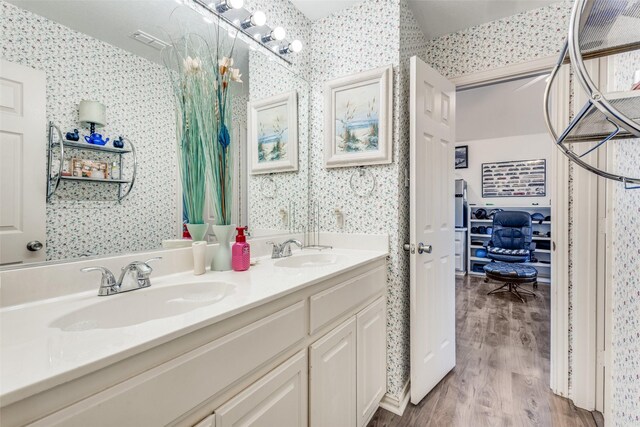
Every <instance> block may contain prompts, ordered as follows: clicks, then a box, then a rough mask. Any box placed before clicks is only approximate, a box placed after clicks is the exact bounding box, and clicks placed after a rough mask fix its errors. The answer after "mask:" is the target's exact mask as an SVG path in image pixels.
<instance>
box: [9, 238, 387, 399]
mask: <svg viewBox="0 0 640 427" xmlns="http://www.w3.org/2000/svg"><path fill="white" fill-rule="evenodd" d="M311 252H317V251H311V250H305V251H303V252H296V253H294V257H295V256H296V255H298V254H301V253H302V254H308V253H311ZM322 253H331V254H334V255H337V257H338V261H337V263H336V264H332V265H327V266H322V267H312V268H304V269H291V268H283V267H277V266H275V265H274V261H277V260H271V259H268V258H266V259H265V258H263V259H261V260H260V261H259V263H258V264H257V265H255V266H252V267H251V268H250V269H249V270H248V271H246V272H234V271H229V272H207V273H206V274H204V275H201V276H194V275H193V274H192V273H191V272H188V273H179V274H173V275H167V276H162V277H154V276H153V275H152V277H151V283H152V286H151V288H148V289H141V290H136V291H133V292H128V293H123V294H120V295H112V296H108V297H98V296H97V289H98V285H99V279H98V277H99V276H98V277H94V278H88V279H87V280H93V281H95V289H92V290H91V291H87V292H82V293H75V294H71V295H65V296H61V297H57V298H51V299H45V300H40V301H35V302H30V303H26V304H21V305H14V306H10V307H5V308H2V309H0V328H1V329H0V332H1V335H0V402H1V404H2V406H6V405H9V404H11V403H14V402H16V401H18V400H21V399H24V398H26V397H29V396H31V395H33V394H35V393H38V392H41V391H44V390H47V389H49V388H52V387H55V386H57V385H59V384H62V383H65V382H68V381H71V380H74V379H76V378H79V377H81V376H83V375H86V374H88V373H90V372H93V371H95V370H97V369H100V368H103V367H106V366H108V365H111V364H113V363H116V362H118V361H120V360H123V359H125V358H128V357H131V356H132V355H135V354H137V353H140V352H142V351H145V350H148V349H149V348H152V347H155V346H157V345H160V344H163V343H166V342H168V341H170V340H172V339H175V338H177V337H179V336H182V335H185V334H187V333H189V332H192V331H195V330H197V329H200V328H202V327H205V326H208V325H211V324H214V323H216V322H219V321H221V320H223V319H227V318H229V317H231V316H233V315H236V314H238V313H241V312H244V311H247V310H249V309H251V308H254V307H256V306H259V305H261V304H264V303H267V302H269V301H272V300H274V299H277V298H279V297H282V296H285V295H287V294H290V293H292V292H295V291H297V290H300V289H302V288H304V287H307V286H310V285H313V284H316V283H318V282H320V281H324V280H326V279H329V278H331V277H334V276H337V275H339V274H342V273H344V272H346V271H349V270H351V269H354V268H357V267H359V266H361V265H363V264H365V263H368V262H371V261H374V260H378V259H383V258H385V257H386V256H387V253H386V252H383V251H367V250H352V249H331V250H326V251H323V252H322ZM212 281H215V282H225V283H229V284H232V285H233V286H231V287H230V288H231V291H230V292H229V295H227V296H226V297H225V298H224V299H222V300H220V301H218V302H215V303H212V304H210V305H205V306H202V307H199V308H196V309H193V310H192V311H189V312H186V313H183V314H178V315H175V316H171V317H165V318H160V319H154V320H150V321H146V322H143V323H138V324H135V325H132V326H125V327H118V328H110V329H89V330H84V331H64V330H61V329H59V328H57V327H53V326H51V323H52V322H54V321H55V320H56V319H59V318H61V317H63V316H65V315H67V314H69V313H70V312H73V311H76V310H79V309H83V308H86V307H90V306H91V305H94V304H100V303H101V302H104V301H106V300H112V299H113V300H115V299H118V298H122V299H126V298H128V297H129V296H131V295H133V294H137V293H139V292H146V291H149V290H153V289H156V288H159V287H168V286H175V285H176V284H187V283H196V282H212ZM141 309H142V307H141ZM89 310H90V309H89ZM113 316H118V312H114V313H113Z"/></svg>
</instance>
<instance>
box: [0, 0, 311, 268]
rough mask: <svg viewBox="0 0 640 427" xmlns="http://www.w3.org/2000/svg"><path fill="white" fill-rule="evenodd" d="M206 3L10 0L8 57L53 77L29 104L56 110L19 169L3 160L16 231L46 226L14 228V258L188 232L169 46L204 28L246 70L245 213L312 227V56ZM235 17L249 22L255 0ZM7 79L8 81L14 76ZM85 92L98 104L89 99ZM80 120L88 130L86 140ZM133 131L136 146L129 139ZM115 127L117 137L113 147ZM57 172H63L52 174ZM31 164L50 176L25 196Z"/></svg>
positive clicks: (153, 243)
mask: <svg viewBox="0 0 640 427" xmlns="http://www.w3.org/2000/svg"><path fill="white" fill-rule="evenodd" d="M194 4H195V5H196V6H197V4H196V3H191V2H186V5H185V2H176V1H175V0H153V1H134V2H128V1H127V2H125V1H99V2H98V1H69V0H43V1H37V0H9V1H8V2H5V1H1V2H0V7H1V8H2V14H1V15H2V17H1V18H0V19H1V20H2V26H3V31H2V35H0V41H1V43H0V44H1V45H2V47H1V49H2V51H1V52H2V59H3V65H5V64H9V65H10V66H11V67H13V66H14V65H15V66H16V67H26V68H22V69H25V70H26V69H27V68H28V69H35V70H38V71H39V73H40V75H41V76H44V79H43V80H42V86H41V90H39V91H38V90H36V93H37V95H36V96H27V95H28V93H27V92H25V93H24V95H25V96H24V99H23V100H22V101H21V102H23V107H24V110H25V111H27V110H35V111H36V112H37V111H38V110H39V109H42V110H43V111H44V116H43V117H44V118H45V121H44V122H42V123H40V122H39V121H38V122H37V123H32V125H35V126H36V127H38V130H39V131H40V130H42V132H39V133H38V135H42V138H41V139H42V140H41V141H40V140H38V141H37V144H33V141H24V142H25V143H29V144H30V146H29V147H23V148H25V150H26V148H28V149H29V150H30V151H29V150H26V151H23V153H25V156H23V157H19V156H18V157H16V156H15V155H14V156H13V157H12V159H14V160H12V162H14V166H13V167H12V169H11V170H8V169H7V167H6V165H5V164H4V163H3V166H5V167H3V172H2V180H3V191H2V197H3V200H2V201H1V203H2V206H3V208H2V216H3V218H2V227H3V230H2V231H3V232H4V231H6V230H9V229H10V228H12V227H13V229H18V228H20V227H22V228H21V229H30V230H32V231H33V233H31V234H29V233H27V232H25V233H23V234H24V236H22V237H21V238H20V239H18V238H14V239H13V240H12V239H10V238H8V237H7V236H8V235H9V234H10V233H6V232H5V233H3V236H2V239H3V243H2V245H3V246H2V252H1V253H0V258H2V259H0V267H6V266H9V267H14V266H16V265H25V264H30V263H33V262H42V261H60V260H69V259H75V258H78V257H87V256H105V255H113V254H122V253H130V252H137V251H148V250H154V249H160V248H161V247H163V244H164V246H165V247H170V246H171V245H172V244H173V243H172V242H177V241H179V240H180V239H182V238H183V235H184V226H183V223H184V222H185V221H188V219H187V218H185V209H184V202H185V201H184V197H183V191H182V179H181V173H180V167H179V163H180V153H179V150H178V143H177V136H176V135H177V134H178V133H177V126H180V125H181V124H180V121H181V119H180V118H179V117H178V116H179V115H177V114H176V111H177V110H176V105H177V104H176V100H177V97H176V87H175V77H176V75H177V74H179V73H180V71H181V70H177V69H176V66H177V65H176V64H179V63H180V62H179V61H175V60H172V59H167V58H171V52H170V51H171V50H172V49H176V45H178V44H180V43H184V40H185V39H189V38H191V39H192V40H193V39H194V38H196V37H197V38H199V40H202V41H204V42H205V43H206V44H207V45H208V46H209V47H210V49H211V50H213V49H217V48H220V47H222V49H226V50H225V52H229V55H230V56H231V57H232V58H233V60H234V64H233V67H234V68H238V69H239V73H240V74H241V76H239V80H242V82H236V81H234V82H232V83H230V91H229V92H230V96H231V102H230V104H229V105H230V109H231V112H230V121H229V123H230V128H231V129H229V130H230V135H231V147H232V148H233V151H232V152H233V161H232V163H233V181H232V182H233V183H232V187H233V189H232V190H233V196H232V218H233V220H232V222H233V223H234V224H238V225H247V226H248V227H249V232H250V233H251V235H254V236H255V235H270V234H278V233H285V232H291V231H295V230H301V229H302V224H303V223H304V222H306V218H307V206H308V199H307V198H308V131H309V129H308V123H307V122H308V114H309V105H308V104H309V91H310V87H309V83H308V82H307V80H306V76H305V75H304V72H303V71H301V67H298V66H297V64H296V62H297V61H298V59H299V58H296V53H291V54H290V55H277V54H274V53H273V52H270V51H268V49H265V48H264V45H263V44H261V43H252V42H251V41H250V40H247V38H246V37H244V38H242V37H238V36H237V32H234V31H230V30H229V28H230V27H229V26H228V25H226V24H225V22H222V21H220V20H219V18H216V16H215V15H213V14H209V15H207V14H204V13H202V10H199V9H198V8H197V7H194ZM243 14H244V15H243ZM225 16H226V17H227V18H229V19H230V20H234V19H238V20H244V19H246V18H247V16H248V12H247V11H246V10H242V11H238V12H237V15H235V16H234V15H233V13H231V14H226V15H225ZM274 20H277V17H274ZM258 31H259V30H256V31H255V32H258ZM250 34H253V33H250ZM256 38H257V37H256ZM288 39H289V40H292V38H291V37H288ZM266 46H267V47H269V46H270V45H269V43H266ZM231 48H232V49H233V50H231ZM168 52H169V53H168ZM182 53H184V51H183V52H182ZM303 54H304V53H301V54H300V55H303ZM225 56H226V54H225ZM283 58H284V59H283ZM300 58H301V56H300ZM173 59H175V56H174V58H173ZM9 65H7V66H6V67H3V68H5V69H8V67H9ZM183 65H184V64H183ZM17 69H18V70H20V69H21V68H17ZM3 73H4V72H3ZM24 75H25V79H27V78H30V77H29V76H28V75H27V74H24ZM1 77H2V79H3V84H5V83H6V82H8V81H9V80H11V79H7V78H6V77H5V76H4V75H3V76H1ZM236 77H238V76H236ZM37 80H38V75H37V74H36V75H35V77H34V82H29V85H31V83H33V85H32V86H33V87H36V88H38V86H37V85H38V81H37ZM6 84H7V85H9V84H10V83H6ZM26 87H27V86H26V85H25V88H26ZM3 90H4V87H3ZM42 92H44V94H43V93H42ZM38 94H39V95H38ZM3 96H4V95H3ZM82 101H91V102H88V103H86V105H84V106H83V107H81V106H80V104H81V102H82ZM38 103H41V104H42V105H38ZM3 108H5V106H3ZM100 108H104V110H103V111H100ZM96 114H97V116H95V115H96ZM101 114H102V116H101ZM83 115H84V116H83ZM91 117H97V119H92V118H91ZM101 117H102V120H103V121H104V123H100V118H101ZM88 120H95V121H96V123H95V124H94V125H95V126H96V129H95V132H96V133H98V134H100V135H102V140H96V141H94V140H91V138H89V140H90V141H89V142H93V144H90V143H89V142H87V141H85V136H89V135H90V133H91V122H90V121H88ZM74 129H78V131H79V132H78V133H79V140H78V141H77V142H74V141H73V139H74V135H73V130H74ZM0 130H1V131H2V132H5V131H6V129H0ZM58 130H59V132H58ZM45 131H46V133H45ZM68 132H70V133H71V135H67V133H68ZM67 136H69V138H67ZM121 136H122V137H123V139H122V141H123V142H124V148H122V149H121V150H122V151H117V147H118V146H117V143H119V142H120V140H119V137H121ZM60 137H61V138H62V139H63V141H64V142H63V144H62V145H63V146H64V147H63V148H64V152H61V150H60V148H61V147H60V144H59V139H60ZM106 138H109V141H108V142H107V143H106V144H105V145H104V146H101V145H100V144H101V143H102V142H103V141H104V140H105V139H106ZM3 139H4V141H3V143H2V146H1V149H2V156H3V157H4V158H5V159H6V158H8V156H10V155H13V154H15V152H16V149H15V147H14V146H13V145H12V142H11V140H10V139H7V138H5V133H3ZM114 140H116V144H115V146H114ZM79 145H82V146H79ZM89 146H91V148H96V149H93V150H91V149H87V148H89ZM131 147H134V150H132V149H131ZM101 148H107V149H113V148H116V150H111V151H109V150H104V149H101ZM133 151H134V152H133ZM30 153H32V154H33V156H32V157H30ZM134 156H135V157H134ZM134 159H135V161H134ZM3 162H4V161H3ZM61 162H62V163H61ZM43 163H44V164H43ZM43 170H44V171H47V173H48V174H49V176H50V177H53V178H52V179H51V180H50V181H49V185H48V186H47V185H45V182H46V181H47V179H46V174H44V173H41V172H42V171H43ZM29 171H31V173H30V172H29ZM10 174H11V176H10ZM30 175H33V176H36V177H42V179H41V180H40V178H38V180H39V184H38V186H37V187H38V189H37V191H36V192H35V193H30V192H26V191H22V195H21V197H22V200H21V201H20V203H21V205H20V207H18V205H17V204H16V203H15V201H16V200H18V199H17V198H16V194H17V193H18V192H20V191H21V189H22V190H24V188H25V186H26V185H33V184H32V183H30V182H29V181H31V180H30V179H29V176H30ZM58 175H59V176H61V179H57V178H56V177H57V176H58ZM75 178H81V179H75ZM82 178H85V179H82ZM86 178H88V179H86ZM96 178H97V179H96ZM104 181H110V182H104ZM120 181H122V183H120ZM131 181H134V182H133V183H131ZM9 184H11V185H9ZM208 185H209V186H210V185H211V183H209V184H208ZM47 194H49V197H47ZM210 195H211V189H210V188H208V190H207V197H206V198H207V201H206V202H205V204H206V208H205V212H204V213H203V216H204V218H205V221H211V220H213V218H212V216H214V215H215V214H214V213H213V212H214V210H212V209H211V203H210V202H211V201H210V200H209V199H210V197H209V196H210ZM8 206H12V208H11V209H9V208H8ZM21 221H22V223H21ZM24 221H32V222H31V223H29V224H25V223H24ZM18 223H20V224H21V225H20V227H18V226H17V225H15V224H18ZM12 224H14V225H12ZM38 230H42V231H41V233H42V234H41V235H38ZM15 234H16V233H13V235H15ZM212 239H213V236H211V235H210V236H209V240H212ZM34 242H40V243H42V248H41V249H40V250H33V249H37V244H35V246H36V247H33V246H34ZM29 244H31V247H30V248H29V250H27V251H25V250H24V248H25V247H26V246H27V245H29ZM176 244H179V242H177V243H176Z"/></svg>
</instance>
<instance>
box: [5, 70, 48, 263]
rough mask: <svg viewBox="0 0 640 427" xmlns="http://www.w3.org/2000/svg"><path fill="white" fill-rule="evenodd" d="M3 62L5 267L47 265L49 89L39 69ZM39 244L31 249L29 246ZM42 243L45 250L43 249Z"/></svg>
mask: <svg viewBox="0 0 640 427" xmlns="http://www.w3.org/2000/svg"><path fill="white" fill-rule="evenodd" d="M1 61H2V62H0V65H1V67H0V265H2V264H11V263H20V262H33V261H44V260H45V257H46V251H45V248H44V245H45V243H46V234H45V200H46V165H47V162H46V146H47V144H46V127H47V125H46V114H45V106H46V83H45V74H44V72H42V71H39V70H34V69H33V68H29V67H25V66H22V65H18V64H14V63H11V62H8V61H5V60H4V59H3V60H1ZM30 242H33V243H32V244H31V245H29V247H30V248H31V249H32V250H29V249H28V248H27V246H28V244H29V243H30ZM35 242H39V243H41V245H42V246H41V248H40V249H39V250H34V249H37V248H38V244H37V243H35Z"/></svg>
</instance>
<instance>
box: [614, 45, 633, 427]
mask: <svg viewBox="0 0 640 427" xmlns="http://www.w3.org/2000/svg"><path fill="white" fill-rule="evenodd" d="M613 61H614V84H615V87H614V88H613V89H614V90H617V91H624V90H629V89H630V88H631V85H632V84H633V83H634V82H633V74H634V72H635V71H636V70H640V53H639V52H637V51H636V52H630V53H625V54H621V55H616V56H615V57H614V59H613ZM613 164H614V165H615V167H616V172H617V173H621V174H624V175H627V176H634V177H639V176H640V139H631V140H626V141H619V142H616V145H615V148H614V162H613ZM612 240H613V242H615V243H614V245H613V322H612V323H613V337H612V352H613V372H612V375H613V381H612V384H613V402H612V413H613V416H614V417H615V419H614V420H613V425H616V426H637V425H640V190H637V189H636V190H625V188H624V185H622V184H618V183H616V184H615V187H614V194H613V239H612Z"/></svg>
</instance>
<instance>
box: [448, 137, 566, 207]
mask: <svg viewBox="0 0 640 427" xmlns="http://www.w3.org/2000/svg"><path fill="white" fill-rule="evenodd" d="M456 145H458V146H461V145H468V146H469V167H468V168H467V169H456V178H462V179H464V180H466V181H467V194H468V200H469V203H474V204H486V203H494V204H496V205H498V204H500V205H509V206H525V205H527V206H530V205H531V204H532V203H538V204H539V205H540V206H549V205H550V204H551V197H550V196H549V167H550V162H551V149H552V148H554V147H553V146H552V145H553V142H552V141H551V138H550V137H549V134H546V133H540V134H535V135H521V136H510V137H506V138H492V139H480V140H475V141H465V142H464V143H459V144H456ZM554 149H555V148H554ZM535 159H546V160H547V196H546V197H499V198H496V197H493V198H482V181H481V180H482V176H481V171H482V163H491V162H506V161H511V160H535Z"/></svg>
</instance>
